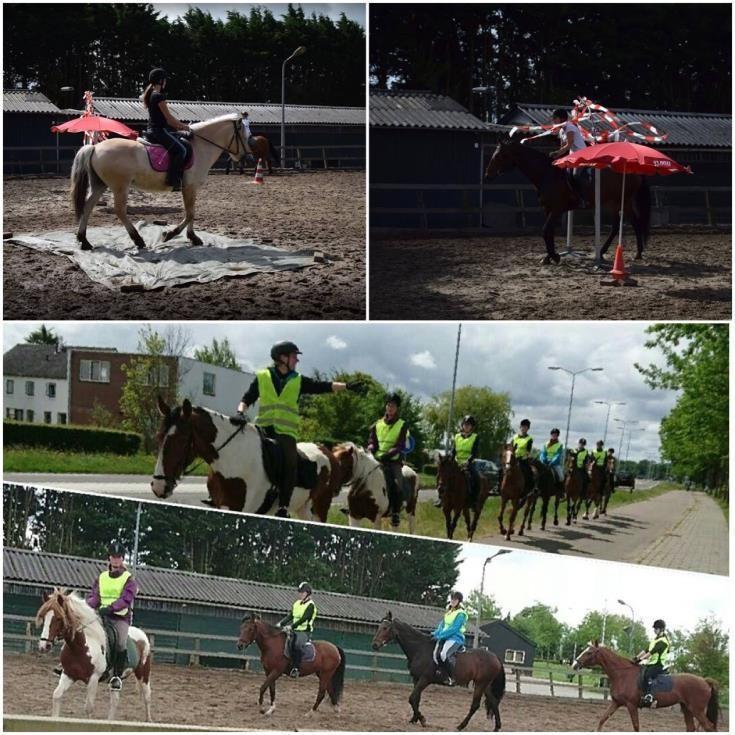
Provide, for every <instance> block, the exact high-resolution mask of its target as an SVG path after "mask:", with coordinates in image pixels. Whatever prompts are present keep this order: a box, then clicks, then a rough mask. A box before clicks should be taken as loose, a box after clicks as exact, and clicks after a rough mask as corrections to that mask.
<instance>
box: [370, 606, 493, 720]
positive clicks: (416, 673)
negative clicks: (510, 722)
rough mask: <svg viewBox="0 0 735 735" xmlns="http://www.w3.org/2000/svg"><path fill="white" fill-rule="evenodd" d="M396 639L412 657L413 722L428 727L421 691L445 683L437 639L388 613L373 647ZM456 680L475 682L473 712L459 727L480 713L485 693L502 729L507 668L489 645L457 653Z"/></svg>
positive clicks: (409, 668) (491, 710) (471, 709)
mask: <svg viewBox="0 0 735 735" xmlns="http://www.w3.org/2000/svg"><path fill="white" fill-rule="evenodd" d="M393 640H394V641H396V642H397V643H398V645H399V646H400V647H401V649H402V650H403V653H404V654H405V655H406V658H407V659H408V671H409V673H410V674H411V678H412V679H413V684H414V687H413V691H412V692H411V696H410V697H409V698H408V702H409V704H410V705H411V708H412V709H413V717H412V718H411V719H410V720H409V722H411V723H412V724H413V723H416V722H420V723H421V726H422V727H426V718H425V717H424V716H423V715H422V714H421V711H420V710H419V704H420V703H421V693H422V692H423V691H424V689H426V687H428V686H429V685H431V684H443V683H444V681H443V680H442V679H441V678H440V677H439V676H438V672H437V667H436V664H435V663H434V646H435V645H436V641H435V640H434V639H433V638H431V637H430V636H429V635H427V634H426V633H422V632H421V631H420V630H416V628H413V627H411V626H410V625H409V624H408V623H404V622H403V621H401V620H398V618H394V617H393V615H392V614H391V613H390V612H388V614H387V615H386V616H385V617H384V618H383V620H381V622H380V625H379V626H378V630H377V632H376V633H375V637H374V638H373V650H374V651H377V650H379V649H380V648H382V647H383V646H384V645H385V644H386V643H389V642H390V641H393ZM453 676H454V680H455V681H456V682H457V684H459V685H460V686H467V685H468V684H469V683H470V682H472V683H473V689H472V704H471V705H470V711H469V712H468V713H467V716H466V717H465V718H464V720H462V722H460V723H459V725H457V730H464V729H465V727H467V724H468V723H469V721H470V720H471V719H472V715H474V714H475V712H477V710H478V708H479V707H480V702H481V700H482V697H483V695H485V709H486V711H487V718H488V720H489V719H490V717H491V716H492V718H493V719H494V720H495V732H497V731H498V730H500V710H499V706H500V700H501V699H502V698H503V694H505V669H504V668H503V664H502V663H501V662H500V659H499V658H498V657H497V656H496V655H495V654H494V653H492V652H491V651H488V650H487V648H474V649H472V650H467V651H464V652H462V653H458V654H457V663H456V665H455V667H454V674H453Z"/></svg>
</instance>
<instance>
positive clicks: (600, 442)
mask: <svg viewBox="0 0 735 735" xmlns="http://www.w3.org/2000/svg"><path fill="white" fill-rule="evenodd" d="M597 446H598V447H604V446H605V442H604V441H602V439H598V441H597Z"/></svg>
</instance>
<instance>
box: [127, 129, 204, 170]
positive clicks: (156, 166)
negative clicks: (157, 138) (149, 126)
mask: <svg viewBox="0 0 735 735" xmlns="http://www.w3.org/2000/svg"><path fill="white" fill-rule="evenodd" d="M143 135H145V133H144V134H143ZM138 142H139V143H142V144H143V145H144V146H145V152H146V153H147V154H148V163H150V164H151V168H152V169H153V170H154V171H160V172H163V173H166V172H167V171H168V169H169V166H170V164H171V156H169V154H168V151H167V150H166V147H165V146H162V145H159V144H158V143H151V142H150V141H149V140H148V139H147V138H144V137H143V136H141V137H139V138H138ZM183 143H184V145H185V146H186V155H185V156H184V171H186V170H187V169H189V168H191V167H192V166H193V165H194V148H192V146H191V145H190V143H189V142H188V141H186V140H183Z"/></svg>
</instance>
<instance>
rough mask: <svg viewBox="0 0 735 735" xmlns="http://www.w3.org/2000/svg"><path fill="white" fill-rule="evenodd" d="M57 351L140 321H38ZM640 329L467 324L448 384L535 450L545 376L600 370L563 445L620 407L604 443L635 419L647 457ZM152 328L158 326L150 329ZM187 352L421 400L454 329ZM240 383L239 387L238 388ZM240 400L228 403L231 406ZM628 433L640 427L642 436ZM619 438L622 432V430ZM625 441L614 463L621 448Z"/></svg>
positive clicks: (443, 373)
mask: <svg viewBox="0 0 735 735" xmlns="http://www.w3.org/2000/svg"><path fill="white" fill-rule="evenodd" d="M46 325H47V326H51V327H53V329H54V330H56V332H57V333H58V334H60V335H61V336H62V337H63V339H64V342H65V343H66V344H67V345H87V346H104V347H117V348H118V350H120V351H135V350H136V345H137V333H138V330H139V329H140V326H141V325H140V323H136V322H131V323H85V322H73V323H68V322H46ZM37 326H40V322H38V323H35V322H23V323H17V322H15V323H14V322H6V323H5V338H4V339H5V342H4V349H5V350H8V349H9V348H10V347H12V346H13V345H14V344H16V343H17V342H21V341H23V338H24V336H25V335H26V334H28V333H29V332H30V331H31V330H32V329H33V328H35V327H37ZM645 326H646V325H645V324H638V323H627V324H608V323H605V322H600V323H596V324H590V323H563V324H554V323H472V324H463V325H462V341H461V346H460V355H459V368H458V374H457V385H458V386H461V385H468V384H471V385H476V386H488V387H489V388H491V389H493V390H495V391H507V392H508V393H509V394H510V396H511V400H512V406H513V410H514V412H515V417H514V423H516V424H517V423H518V422H519V421H520V420H521V419H522V418H529V419H530V420H531V422H532V427H531V435H532V436H535V437H536V440H537V444H539V443H540V442H541V440H542V439H544V438H546V437H548V434H549V431H550V430H551V429H552V428H553V427H554V426H558V427H559V428H560V429H561V431H562V440H563V439H564V430H565V427H566V420H567V409H568V406H569V394H570V389H571V382H572V381H571V376H569V375H567V374H566V373H563V372H561V371H551V370H549V369H548V366H557V365H558V366H562V367H565V368H567V369H568V370H572V371H577V370H582V369H584V368H588V367H602V368H603V370H602V372H586V373H583V374H581V375H578V376H577V378H576V381H575V388H574V406H573V411H572V421H571V428H570V436H569V440H570V444H571V443H572V442H574V443H576V441H577V439H578V438H579V437H580V436H585V437H586V438H587V439H588V442H593V441H596V440H597V439H601V438H602V437H603V432H604V428H605V416H606V412H607V406H604V405H596V404H594V403H593V401H595V400H601V401H609V402H615V401H623V402H625V403H626V405H624V406H614V407H613V409H612V413H611V417H610V422H609V429H608V441H607V445H608V446H614V447H615V448H616V451H619V450H620V447H619V442H620V428H621V424H620V423H616V422H615V421H614V419H615V418H620V419H623V420H629V421H637V422H638V423H637V424H632V427H633V428H634V429H635V430H634V431H633V433H632V438H631V444H630V458H631V459H640V458H644V457H648V458H655V457H657V452H658V446H659V442H658V425H659V422H660V420H661V418H662V417H663V416H665V415H666V414H667V413H668V412H669V411H670V410H671V407H672V406H673V405H674V402H675V400H676V393H675V392H673V391H652V390H650V389H649V388H648V387H647V386H646V385H645V383H644V381H643V379H642V377H641V375H640V374H639V373H638V371H637V370H636V369H635V367H634V366H633V363H634V362H636V361H638V362H642V363H644V364H648V363H649V362H656V361H658V362H662V360H661V355H660V354H659V353H658V352H657V351H655V350H650V349H647V348H646V347H645V346H644V342H645V340H646V335H645ZM159 328H161V329H163V328H165V325H160V327H159ZM185 328H186V329H188V330H189V331H190V333H191V337H192V349H193V348H194V347H196V346H200V345H205V344H210V343H211V340H212V338H213V337H217V338H220V339H221V338H223V337H228V338H229V340H230V343H231V344H232V346H233V348H234V349H235V352H236V354H237V357H238V359H239V361H240V363H241V365H242V367H243V368H244V369H245V370H254V369H257V368H259V367H262V366H264V365H265V364H267V363H268V362H269V357H268V353H269V350H270V345H271V344H272V343H273V342H276V341H278V340H282V339H292V340H294V341H295V342H296V343H297V344H298V345H299V347H300V348H301V350H302V351H303V352H304V355H303V357H302V362H301V366H300V369H301V370H302V372H304V373H305V374H309V373H311V372H312V371H313V370H314V369H319V370H321V371H330V370H337V369H339V370H346V371H355V370H362V371H365V372H367V373H370V374H371V375H373V376H374V377H375V378H376V379H378V380H379V381H381V382H382V383H384V384H386V385H387V386H388V387H390V388H403V389H405V390H408V391H410V392H411V393H413V394H415V395H417V396H419V397H421V398H422V399H429V398H430V397H431V396H433V395H436V394H438V393H441V392H442V391H444V390H448V389H449V388H451V384H452V369H453V365H454V352H455V345H456V338H457V325H456V324H450V323H441V324H415V323H414V324H375V323H373V324H367V323H365V324H360V323H351V324H345V323H318V324H303V323H288V322H286V323H275V324H262V323H254V324H249V323H223V322H220V323H187V324H186V325H185ZM243 384H245V381H243ZM239 397H240V396H233V408H234V406H235V403H236V401H237V400H238V399H239ZM638 429H643V430H642V431H640V430H638ZM626 436H627V432H626ZM627 443H628V442H627V438H626V439H625V442H624V444H625V446H623V448H622V449H623V456H624V455H625V451H626V449H627Z"/></svg>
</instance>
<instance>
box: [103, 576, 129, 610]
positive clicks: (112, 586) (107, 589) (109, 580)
mask: <svg viewBox="0 0 735 735" xmlns="http://www.w3.org/2000/svg"><path fill="white" fill-rule="evenodd" d="M132 576H133V575H132V574H130V572H128V571H124V572H123V573H122V574H121V575H120V576H119V577H111V576H110V572H109V571H108V572H102V574H100V578H99V586H100V606H101V607H107V606H108V605H112V603H113V602H115V600H119V599H120V595H122V593H123V590H124V589H125V585H126V584H127V581H128V580H129V579H130V577H132ZM127 614H128V608H127V607H126V608H125V609H124V610H116V611H115V615H119V616H120V617H124V616H125V615H127Z"/></svg>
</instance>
